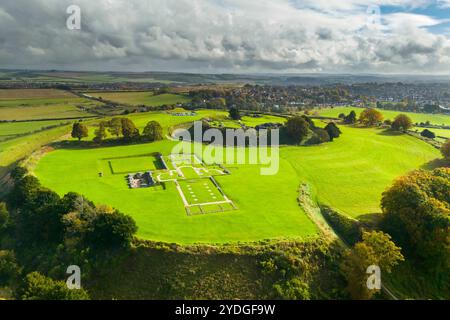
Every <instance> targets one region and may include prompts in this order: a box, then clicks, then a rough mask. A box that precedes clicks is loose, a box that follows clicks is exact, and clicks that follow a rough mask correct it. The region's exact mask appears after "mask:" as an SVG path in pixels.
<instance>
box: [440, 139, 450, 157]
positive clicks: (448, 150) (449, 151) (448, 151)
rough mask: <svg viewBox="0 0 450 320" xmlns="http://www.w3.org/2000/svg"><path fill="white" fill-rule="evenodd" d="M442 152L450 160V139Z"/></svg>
mask: <svg viewBox="0 0 450 320" xmlns="http://www.w3.org/2000/svg"><path fill="white" fill-rule="evenodd" d="M441 153H442V155H443V156H444V158H445V159H447V160H450V139H449V140H447V141H446V142H445V143H444V144H443V145H442V147H441Z"/></svg>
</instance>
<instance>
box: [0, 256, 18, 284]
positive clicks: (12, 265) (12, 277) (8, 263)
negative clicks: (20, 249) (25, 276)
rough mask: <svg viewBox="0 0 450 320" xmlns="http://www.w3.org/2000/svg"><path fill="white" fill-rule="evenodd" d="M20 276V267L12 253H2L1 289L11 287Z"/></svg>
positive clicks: (0, 269) (0, 261) (0, 267)
mask: <svg viewBox="0 0 450 320" xmlns="http://www.w3.org/2000/svg"><path fill="white" fill-rule="evenodd" d="M19 275H20V267H19V265H18V263H17V260H16V256H15V255H14V252H12V251H6V250H4V251H0V287H2V286H10V285H11V284H13V283H14V282H15V281H16V280H17V279H18V277H19Z"/></svg>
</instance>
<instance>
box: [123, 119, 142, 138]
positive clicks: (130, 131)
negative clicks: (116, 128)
mask: <svg viewBox="0 0 450 320" xmlns="http://www.w3.org/2000/svg"><path fill="white" fill-rule="evenodd" d="M122 135H123V137H124V138H125V139H133V138H136V137H138V136H139V130H138V128H136V125H135V124H134V122H133V121H131V120H130V119H128V118H122Z"/></svg>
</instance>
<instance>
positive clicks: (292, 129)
mask: <svg viewBox="0 0 450 320" xmlns="http://www.w3.org/2000/svg"><path fill="white" fill-rule="evenodd" d="M309 128H310V126H309V124H308V122H306V120H305V119H304V118H303V117H301V116H294V117H292V118H289V120H288V121H287V122H286V129H287V132H288V134H289V135H290V136H291V138H292V139H294V140H295V142H296V143H300V142H301V141H302V140H303V139H304V138H305V137H306V136H307V135H308V132H309Z"/></svg>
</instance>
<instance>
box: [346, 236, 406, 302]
mask: <svg viewBox="0 0 450 320" xmlns="http://www.w3.org/2000/svg"><path fill="white" fill-rule="evenodd" d="M403 260H404V258H403V255H402V254H401V251H400V248H399V247H397V246H396V245H395V243H394V242H392V240H391V237H390V236H389V235H387V234H385V233H383V232H377V231H372V232H363V234H362V241H361V242H358V243H356V244H355V245H354V246H353V248H351V249H347V250H346V252H345V253H344V257H343V261H342V264H341V271H342V273H343V275H344V277H345V279H346V280H347V290H348V292H349V294H350V296H351V297H352V298H353V299H358V300H368V299H371V298H372V297H373V296H374V294H375V293H377V291H376V290H371V289H369V288H368V286H367V280H368V277H369V275H368V274H367V269H368V268H369V267H370V266H378V267H379V268H380V270H381V272H382V273H391V272H392V268H393V267H394V266H396V265H397V264H398V263H399V262H400V261H403Z"/></svg>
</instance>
